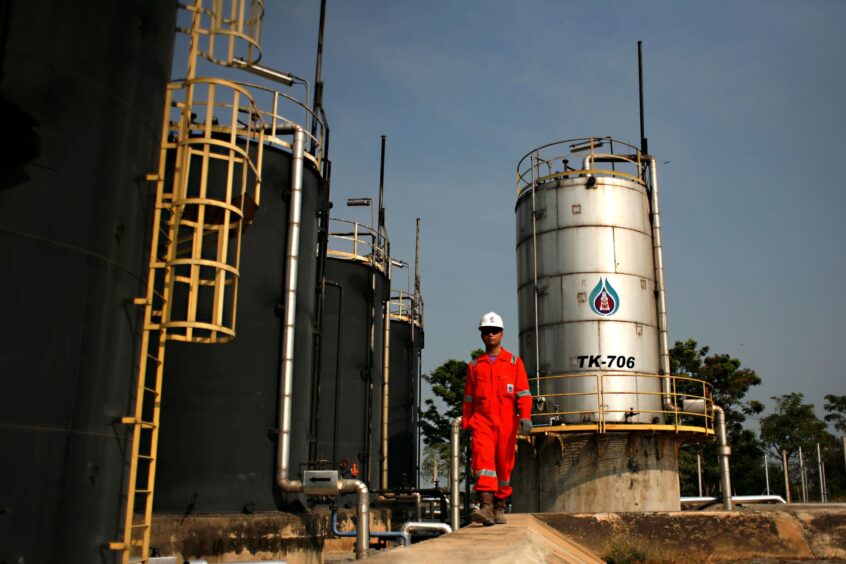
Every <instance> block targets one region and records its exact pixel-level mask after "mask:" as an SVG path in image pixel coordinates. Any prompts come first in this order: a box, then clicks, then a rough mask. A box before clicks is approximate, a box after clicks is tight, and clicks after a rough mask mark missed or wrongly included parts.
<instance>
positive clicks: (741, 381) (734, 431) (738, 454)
mask: <svg viewBox="0 0 846 564" xmlns="http://www.w3.org/2000/svg"><path fill="white" fill-rule="evenodd" d="M710 351H711V349H710V347H707V346H703V347H700V346H699V344H698V343H697V342H696V341H695V340H694V339H688V340H686V341H684V342H682V341H676V343H675V345H674V346H673V348H672V349H671V350H670V369H671V371H672V373H673V374H679V375H689V376H690V377H692V378H696V379H699V380H704V381H705V382H708V383H710V384H711V385H713V386H714V390H713V398H714V403H715V404H717V405H719V406H720V407H722V408H723V410H724V411H725V414H726V431H727V434H728V439H729V444H730V445H731V448H732V461H731V464H732V486H733V488H734V490H735V491H736V492H740V493H744V494H745V493H749V494H753V493H760V492H762V491H763V490H764V487H765V486H764V470H763V455H764V451H763V448H762V445H761V442H760V441H759V440H758V438H757V437H756V436H755V433H753V432H752V431H750V430H748V429H746V428H744V423H745V422H746V418H747V417H748V416H750V415H755V414H758V413H761V411H763V409H764V406H763V405H762V404H761V403H760V402H757V401H754V400H746V399H745V397H746V394H747V392H748V391H749V389H750V388H752V387H753V386H758V385H760V384H761V377H760V376H758V374H757V373H756V372H755V371H754V370H751V369H748V368H742V367H741V364H742V363H741V361H740V360H739V359H737V358H732V357H731V356H729V355H727V354H709V353H710ZM678 391H679V392H682V393H690V394H691V395H698V396H701V395H702V389H701V387H700V386H697V385H695V384H694V383H687V384H679V385H678ZM715 447H716V445H715V443H714V442H709V443H700V444H696V445H690V446H686V447H685V448H683V449H682V450H681V452H680V454H679V474H680V478H681V485H682V495H698V493H699V492H698V487H697V476H696V467H697V464H696V456H697V455H700V457H701V461H702V489H703V492H702V493H703V494H704V495H714V494H716V492H717V491H718V490H719V484H720V473H719V465H718V461H717V455H716V448H715Z"/></svg>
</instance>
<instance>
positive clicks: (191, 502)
mask: <svg viewBox="0 0 846 564" xmlns="http://www.w3.org/2000/svg"><path fill="white" fill-rule="evenodd" d="M290 162H291V159H290V154H288V153H286V152H282V151H278V150H275V149H269V148H265V153H264V163H263V171H262V192H263V193H262V200H261V207H260V208H259V209H258V211H257V212H256V214H255V216H254V218H253V222H252V224H251V225H250V226H249V227H248V228H247V230H246V232H245V233H244V237H243V242H242V250H241V278H240V281H239V296H238V318H237V324H236V338H235V340H234V341H232V342H230V343H227V344H224V345H202V344H194V343H180V342H175V341H174V342H170V343H168V352H167V359H166V362H165V383H164V389H163V398H162V415H161V418H162V422H161V434H160V443H159V468H158V479H157V492H156V498H155V508H156V511H159V512H180V513H182V512H186V511H188V512H190V511H195V512H241V511H273V510H276V509H279V508H281V507H282V506H283V504H284V502H285V499H284V497H283V496H281V495H280V492H278V491H277V488H276V486H275V475H274V471H275V460H276V454H275V453H276V428H277V416H278V415H277V414H278V411H277V410H278V397H279V379H280V368H281V340H282V323H283V319H282V317H281V312H282V307H283V301H284V274H285V266H286V261H285V255H286V245H287V225H288V203H289V200H290V166H291V165H290ZM222 172H223V171H222V170H215V171H214V172H213V173H212V175H211V181H212V182H219V181H221V180H222V179H223V178H224V176H223V174H222ZM319 182H320V180H319V178H318V177H317V175H316V173H315V172H314V171H313V170H311V169H310V168H308V167H307V168H306V170H305V171H304V174H303V194H302V195H303V202H302V219H301V222H302V223H301V240H300V250H299V252H300V259H299V268H298V291H297V315H296V319H297V333H296V338H295V359H294V386H293V394H294V401H293V404H294V406H295V407H294V411H293V413H292V422H291V426H292V444H291V461H292V464H291V468H292V470H293V471H296V470H298V469H299V461H301V460H303V459H305V458H307V440H308V434H309V429H308V425H309V405H310V395H311V369H312V359H311V355H312V350H311V343H312V339H313V335H314V329H315V328H314V324H313V319H314V292H315V284H316V262H315V258H314V256H313V255H314V248H315V242H316V230H317V221H316V209H317V207H318V200H319V197H320V195H319Z"/></svg>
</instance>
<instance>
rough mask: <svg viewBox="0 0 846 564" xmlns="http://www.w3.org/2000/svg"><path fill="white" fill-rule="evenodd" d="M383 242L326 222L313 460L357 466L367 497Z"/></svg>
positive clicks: (385, 274) (374, 455)
mask: <svg viewBox="0 0 846 564" xmlns="http://www.w3.org/2000/svg"><path fill="white" fill-rule="evenodd" d="M388 265H389V259H388V255H387V240H386V239H385V237H384V235H380V234H377V232H376V231H374V230H373V229H371V228H370V227H367V226H365V225H362V224H359V223H355V222H350V221H344V220H339V219H334V218H333V219H332V220H331V221H330V230H329V250H328V259H327V261H326V269H325V282H324V284H325V286H324V300H325V301H324V307H323V325H322V327H323V333H322V338H321V353H320V355H321V356H320V366H321V369H320V375H319V382H318V388H319V394H320V399H319V404H318V412H317V414H316V418H317V450H316V458H317V460H321V461H324V462H325V463H327V464H330V465H333V464H337V463H342V464H341V469H342V471H345V472H350V471H352V465H353V464H354V465H355V466H356V469H357V472H358V476H357V477H358V479H359V480H362V481H364V482H365V483H366V484H367V485H368V487H370V488H371V489H376V486H377V484H378V480H379V452H380V445H381V425H380V417H381V412H382V391H381V389H382V361H383V358H384V357H383V336H384V314H383V311H384V304H385V302H386V301H387V300H388V299H389V297H390V280H389V266H388Z"/></svg>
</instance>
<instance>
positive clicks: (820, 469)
mask: <svg viewBox="0 0 846 564" xmlns="http://www.w3.org/2000/svg"><path fill="white" fill-rule="evenodd" d="M817 468H818V470H817V472H818V473H819V475H820V503H825V502H826V499H825V497H826V496H825V473H824V471H823V464H822V452H821V451H820V443H817Z"/></svg>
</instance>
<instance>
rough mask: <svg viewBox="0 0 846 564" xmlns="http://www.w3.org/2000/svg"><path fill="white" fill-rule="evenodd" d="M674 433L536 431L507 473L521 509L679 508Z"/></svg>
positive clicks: (523, 443)
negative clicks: (553, 432) (539, 432)
mask: <svg viewBox="0 0 846 564" xmlns="http://www.w3.org/2000/svg"><path fill="white" fill-rule="evenodd" d="M678 452H679V444H678V439H677V437H676V435H675V434H673V433H648V432H642V431H641V432H632V433H626V432H620V433H616V432H615V433H606V434H599V433H561V434H552V433H550V434H535V435H533V436H532V439H531V440H520V441H518V446H517V461H516V465H515V467H514V472H513V474H512V476H511V485H512V486H513V488H514V495H513V497H512V505H513V508H514V511H515V512H519V513H609V512H628V511H679V510H680V509H681V508H680V505H679V477H678V470H679V461H678Z"/></svg>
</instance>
